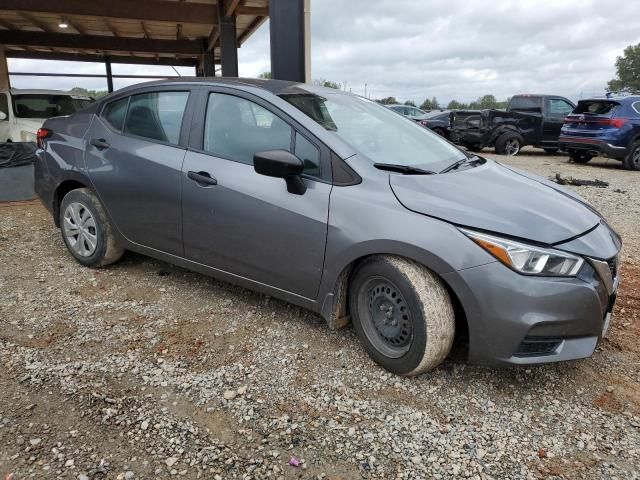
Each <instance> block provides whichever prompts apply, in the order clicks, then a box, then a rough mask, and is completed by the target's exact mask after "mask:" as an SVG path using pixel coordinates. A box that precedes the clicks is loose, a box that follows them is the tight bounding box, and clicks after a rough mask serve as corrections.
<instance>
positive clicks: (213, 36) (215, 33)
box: [207, 27, 220, 52]
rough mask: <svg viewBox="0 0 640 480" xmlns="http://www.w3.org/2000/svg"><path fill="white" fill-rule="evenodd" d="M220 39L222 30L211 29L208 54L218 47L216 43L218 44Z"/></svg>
mask: <svg viewBox="0 0 640 480" xmlns="http://www.w3.org/2000/svg"><path fill="white" fill-rule="evenodd" d="M219 38H220V28H218V27H213V28H212V29H211V33H210V34H209V40H208V41H207V52H210V51H211V50H213V49H214V48H215V47H216V43H218V39H219Z"/></svg>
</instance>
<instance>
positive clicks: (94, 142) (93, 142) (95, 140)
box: [91, 138, 111, 150]
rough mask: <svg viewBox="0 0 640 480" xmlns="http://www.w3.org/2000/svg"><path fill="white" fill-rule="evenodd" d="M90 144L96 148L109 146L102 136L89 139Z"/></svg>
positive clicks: (101, 148)
mask: <svg viewBox="0 0 640 480" xmlns="http://www.w3.org/2000/svg"><path fill="white" fill-rule="evenodd" d="M91 145H93V146H94V147H96V148H97V149H98V150H104V149H105V148H109V147H110V146H111V145H109V143H108V142H107V141H106V140H105V139H104V138H93V139H91Z"/></svg>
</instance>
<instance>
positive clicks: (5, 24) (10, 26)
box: [0, 18, 16, 30]
mask: <svg viewBox="0 0 640 480" xmlns="http://www.w3.org/2000/svg"><path fill="white" fill-rule="evenodd" d="M0 27H4V28H6V29H7V30H15V29H16V27H15V25H13V24H12V23H9V22H7V21H6V20H3V19H1V18H0Z"/></svg>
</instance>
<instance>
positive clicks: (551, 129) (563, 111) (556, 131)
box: [542, 98, 574, 143]
mask: <svg viewBox="0 0 640 480" xmlns="http://www.w3.org/2000/svg"><path fill="white" fill-rule="evenodd" d="M546 107H547V115H546V118H545V119H544V123H543V134H542V141H543V142H548V143H556V142H557V141H558V137H559V136H560V130H561V129H562V125H563V124H564V119H565V118H566V117H567V115H569V114H570V113H571V112H572V111H573V109H574V106H573V105H572V104H570V103H569V102H568V101H566V100H565V99H563V98H548V99H547V105H546Z"/></svg>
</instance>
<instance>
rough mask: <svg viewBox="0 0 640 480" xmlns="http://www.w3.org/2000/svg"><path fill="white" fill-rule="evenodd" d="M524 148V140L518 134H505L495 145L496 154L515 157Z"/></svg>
mask: <svg viewBox="0 0 640 480" xmlns="http://www.w3.org/2000/svg"><path fill="white" fill-rule="evenodd" d="M523 146H524V138H522V135H520V134H519V133H516V132H505V133H503V134H502V135H500V136H499V137H498V139H497V140H496V143H495V148H496V153H497V154H499V155H510V156H512V157H515V156H516V155H518V154H519V153H520V150H521V149H522V147H523Z"/></svg>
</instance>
